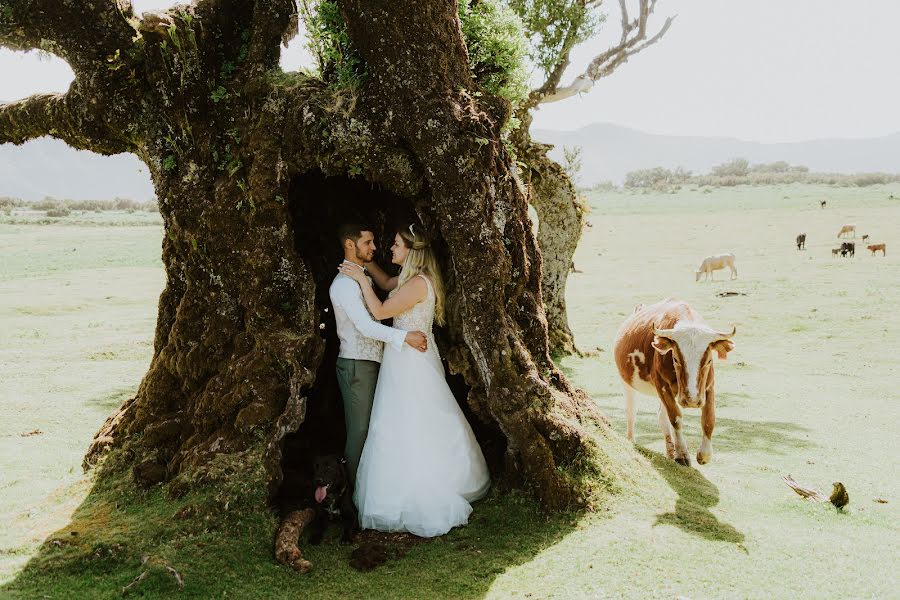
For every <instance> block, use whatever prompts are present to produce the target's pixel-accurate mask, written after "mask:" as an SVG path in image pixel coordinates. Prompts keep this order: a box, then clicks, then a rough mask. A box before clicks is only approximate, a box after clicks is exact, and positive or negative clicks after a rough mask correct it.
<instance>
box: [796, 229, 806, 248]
mask: <svg viewBox="0 0 900 600" xmlns="http://www.w3.org/2000/svg"><path fill="white" fill-rule="evenodd" d="M805 249H806V234H805V233H801V234H800V235H798V236H797V250H805Z"/></svg>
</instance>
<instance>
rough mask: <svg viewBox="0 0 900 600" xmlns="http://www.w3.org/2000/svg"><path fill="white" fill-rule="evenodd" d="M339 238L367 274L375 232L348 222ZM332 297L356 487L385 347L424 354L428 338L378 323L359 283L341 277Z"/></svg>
mask: <svg viewBox="0 0 900 600" xmlns="http://www.w3.org/2000/svg"><path fill="white" fill-rule="evenodd" d="M338 238H339V239H340V242H341V246H342V247H343V249H344V262H349V263H352V264H354V265H356V266H357V267H359V268H360V269H362V270H363V271H365V264H366V263H368V262H371V261H372V259H373V258H374V256H375V234H374V233H372V230H371V229H370V228H369V227H367V226H365V225H362V224H360V223H345V224H343V225H341V226H340V228H339V229H338ZM328 294H329V296H330V297H331V304H332V306H333V307H334V320H335V322H336V324H337V334H338V338H339V339H340V342H341V346H340V352H339V353H338V359H337V379H338V385H339V386H340V388H341V397H342V398H343V400H344V423H345V425H346V426H347V444H346V446H345V447H344V456H345V457H346V459H347V471H348V474H349V476H350V483H351V485H353V484H355V482H356V469H357V467H358V466H359V458H360V455H361V454H362V450H363V445H364V444H365V443H366V435H367V434H368V432H369V415H371V413H372V401H373V400H374V399H375V384H376V382H377V381H378V368H379V365H380V363H381V354H382V351H383V349H384V347H383V343H384V342H387V343H389V344H391V345H393V346H394V347H395V348H397V349H398V350H399V349H401V348H402V347H403V344H404V343H406V344H409V345H410V346H412V347H413V348H415V349H416V350H419V351H421V352H425V351H426V350H427V349H428V338H427V337H426V336H425V334H424V333H422V332H421V331H409V332H407V331H403V330H402V329H394V328H393V327H387V326H386V325H382V324H381V323H379V322H378V321H376V320H375V319H374V318H373V317H372V315H371V314H370V313H369V310H368V308H366V304H365V301H364V300H363V295H362V290H361V289H360V288H359V284H357V283H356V282H355V281H353V279H352V278H350V277H347V276H346V275H342V274H340V273H338V275H337V277H335V278H334V281H333V282H332V283H331V287H330V288H329V290H328Z"/></svg>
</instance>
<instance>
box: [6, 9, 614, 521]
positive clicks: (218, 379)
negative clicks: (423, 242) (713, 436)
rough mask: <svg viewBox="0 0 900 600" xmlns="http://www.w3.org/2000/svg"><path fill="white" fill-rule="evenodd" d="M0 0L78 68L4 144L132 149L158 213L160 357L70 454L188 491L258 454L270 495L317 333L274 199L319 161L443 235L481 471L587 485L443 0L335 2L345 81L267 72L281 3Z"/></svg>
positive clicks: (571, 496) (544, 485)
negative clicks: (111, 457)
mask: <svg viewBox="0 0 900 600" xmlns="http://www.w3.org/2000/svg"><path fill="white" fill-rule="evenodd" d="M3 4H4V6H3V11H0V43H2V44H4V45H7V46H12V47H15V48H18V49H24V48H28V47H36V46H37V45H38V44H44V45H47V44H48V43H49V44H50V45H51V46H52V50H51V51H54V52H55V53H58V54H59V55H60V56H63V57H64V58H65V59H66V60H67V61H69V63H70V64H72V65H73V69H74V70H75V73H76V79H75V83H73V86H72V88H71V89H70V91H69V92H68V93H67V94H65V95H64V96H61V97H57V96H47V97H35V98H32V99H30V100H27V101H25V102H24V103H17V104H15V105H7V106H4V107H2V108H0V142H7V141H10V142H14V143H22V142H24V141H26V140H28V139H32V138H34V137H38V136H40V135H54V136H57V137H60V138H62V139H64V140H65V141H66V142H68V143H69V144H71V145H73V146H75V147H77V148H84V149H89V150H95V151H99V152H103V153H115V152H134V153H135V154H136V155H138V156H139V157H140V158H141V159H142V160H143V161H144V162H145V163H146V164H147V165H148V167H149V170H150V173H151V176H152V178H153V183H154V186H155V188H156V192H157V196H158V199H159V206H160V212H161V213H162V217H163V221H164V225H165V236H164V238H163V243H162V258H163V263H164V265H165V269H166V286H165V289H164V290H163V292H162V294H161V296H160V299H159V308H158V311H159V312H158V319H157V324H156V333H155V338H154V355H153V359H152V361H151V363H150V366H149V369H148V372H147V374H146V375H145V376H144V378H143V380H142V382H141V384H140V387H139V389H138V391H137V394H136V395H135V396H134V398H131V399H129V400H128V401H126V402H125V403H124V405H123V406H122V407H121V408H120V410H119V411H117V412H116V414H114V415H113V416H111V417H110V418H109V420H108V421H107V422H106V424H105V425H104V426H103V427H102V429H101V430H100V432H99V433H98V434H97V437H96V439H95V440H94V442H93V443H92V445H91V448H90V449H89V451H88V454H87V456H86V458H85V464H86V465H89V464H91V463H93V462H95V461H96V460H97V459H98V458H99V457H100V456H101V455H102V453H103V452H104V451H105V450H106V449H108V448H110V447H113V446H115V447H120V448H121V449H122V450H123V452H124V453H125V455H126V456H127V457H128V460H129V461H130V462H131V465H132V468H133V472H134V475H135V477H136V479H137V480H138V481H139V482H141V483H145V484H154V483H157V482H169V483H168V485H169V486H170V489H171V491H173V492H175V493H182V492H184V491H186V489H187V487H186V486H185V485H183V484H184V483H185V482H186V481H188V479H189V476H190V477H193V476H195V475H196V474H197V473H201V474H202V473H203V471H204V469H205V468H207V466H208V465H210V464H213V463H215V462H216V461H219V462H220V463H221V458H222V457H223V456H224V457H227V456H240V455H242V454H245V453H246V452H247V451H248V449H251V448H260V449H261V453H262V461H263V464H264V467H265V469H264V470H265V474H266V475H265V479H266V481H265V482H261V483H264V484H266V485H268V486H269V491H270V492H274V490H275V488H276V487H277V485H278V483H279V481H280V478H281V460H282V456H281V452H282V446H283V440H284V437H285V436H286V435H287V434H289V433H291V432H294V431H296V430H297V429H298V427H299V426H300V425H301V423H302V422H303V419H304V418H305V415H306V409H307V405H306V397H307V392H308V391H309V390H310V389H311V388H312V386H313V384H314V382H315V379H316V374H317V370H318V368H319V366H320V364H321V362H322V360H323V358H322V357H323V353H324V346H325V342H324V340H323V338H322V336H321V335H320V333H319V331H320V330H319V316H320V313H319V308H320V307H317V306H316V301H315V298H316V281H315V278H314V277H313V271H314V267H313V265H312V261H314V260H315V257H312V256H307V255H303V254H301V252H299V251H298V249H297V244H296V240H295V230H296V228H297V226H298V223H297V219H298V218H303V215H302V210H301V213H300V216H299V217H298V216H297V213H296V207H294V208H293V209H292V208H291V207H290V206H289V202H288V201H287V200H286V199H287V198H288V197H289V188H290V184H291V181H292V179H293V178H294V177H295V176H297V175H299V174H303V173H307V172H311V171H313V170H317V171H320V172H322V173H324V174H325V175H342V176H347V175H348V174H352V175H353V176H355V177H358V178H363V179H365V180H366V181H368V182H370V183H371V184H372V185H375V186H378V187H379V188H380V189H383V190H387V191H389V192H390V193H391V194H393V195H395V196H397V197H400V198H403V199H406V200H407V201H408V202H409V204H410V205H411V206H413V207H414V208H415V211H416V212H417V214H418V216H419V218H420V219H421V221H422V222H423V223H424V225H425V227H426V228H427V229H428V230H429V232H430V233H431V235H432V236H433V237H434V238H435V243H436V245H437V246H438V247H439V248H441V251H440V259H441V262H442V266H443V269H444V271H445V274H446V278H447V280H448V286H447V288H448V298H447V307H448V317H449V319H448V320H449V323H448V326H447V330H446V332H444V335H443V336H442V339H444V340H446V343H445V344H444V347H442V349H441V350H442V354H443V355H444V356H446V357H447V358H448V363H449V367H450V370H451V371H452V372H454V373H457V374H459V375H461V376H462V378H463V379H464V381H465V384H466V387H467V389H468V395H467V398H466V400H467V402H468V404H469V407H470V408H471V409H472V412H473V413H474V414H475V416H476V418H477V419H480V420H482V421H484V422H486V423H490V424H492V426H493V427H494V428H495V429H496V431H497V432H498V433H497V435H498V436H500V437H501V438H502V441H503V442H504V444H503V446H504V448H505V454H504V457H505V460H504V461H503V464H502V466H501V467H500V468H499V471H498V472H496V473H495V474H494V475H495V476H497V477H498V478H502V479H504V480H505V481H508V482H511V483H514V484H516V485H520V486H523V487H525V488H527V489H529V490H531V491H532V492H533V493H534V494H535V496H537V497H538V498H540V499H541V501H542V502H543V503H544V504H545V505H546V506H547V507H550V508H561V507H569V506H575V505H578V504H581V503H584V502H585V501H586V499H587V498H586V493H587V491H586V490H587V487H589V485H588V484H586V482H585V473H589V472H590V467H589V466H587V465H586V463H585V460H586V457H588V456H590V455H591V454H592V451H593V450H594V449H595V448H596V447H597V444H598V443H599V442H598V439H599V438H596V437H595V436H594V434H593V433H592V432H594V431H595V429H594V428H595V427H605V425H604V424H603V422H602V418H601V416H600V415H599V414H598V412H597V410H596V408H595V406H594V404H593V402H592V401H591V400H590V398H588V397H587V396H586V395H585V394H584V393H583V392H581V391H580V390H577V389H575V388H574V387H572V386H571V385H570V383H569V382H568V381H567V380H566V378H565V376H564V375H563V374H562V373H561V372H560V371H559V370H558V369H557V368H556V367H555V366H554V364H553V363H552V362H551V360H550V357H549V346H548V328H547V316H546V313H545V308H544V301H543V299H542V295H541V279H542V257H541V253H540V251H539V249H538V244H537V240H536V239H535V238H534V236H533V235H532V233H531V230H530V228H529V226H528V217H527V200H526V195H525V192H524V186H523V183H522V182H521V180H520V178H519V175H518V173H517V171H516V167H515V165H514V163H513V162H512V160H511V158H510V157H509V156H508V154H507V152H506V150H505V149H504V146H503V144H502V143H501V141H500V131H501V128H502V126H503V124H504V123H505V121H506V120H507V119H508V118H509V112H510V107H509V105H508V104H507V103H506V102H505V101H504V100H502V99H500V98H496V97H492V96H491V95H489V94H486V93H482V90H479V89H478V87H477V85H476V84H475V82H474V81H473V79H472V75H471V73H470V71H469V68H468V62H467V55H466V46H465V44H464V41H463V39H462V34H461V31H460V27H459V22H458V18H457V12H456V6H455V3H452V2H451V3H446V2H439V1H437V0H428V1H425V0H423V1H422V2H417V3H413V4H407V3H396V2H390V1H388V0H347V1H345V2H343V3H342V4H341V9H342V12H343V15H344V18H345V21H346V23H347V26H348V31H349V34H350V36H351V39H352V42H353V44H354V46H355V47H356V48H357V49H358V51H359V52H360V54H361V56H362V57H363V59H364V60H365V62H366V66H367V72H368V74H369V76H368V79H367V81H366V82H365V83H364V84H363V85H362V87H361V88H360V89H358V90H355V91H346V90H345V91H334V90H330V89H328V88H327V87H326V86H325V85H324V84H323V83H322V82H321V81H319V80H317V79H314V78H312V77H308V76H305V75H302V74H296V73H295V74H285V73H282V72H281V71H280V70H279V69H278V66H277V61H278V45H279V42H280V41H281V39H282V37H283V36H284V35H285V34H286V32H289V31H290V30H291V29H292V28H293V27H294V26H295V24H294V22H293V19H294V18H295V15H294V12H293V11H294V7H293V2H291V1H290V0H256V1H255V2H238V1H237V0H231V1H229V0H218V1H215V0H207V1H204V0H200V1H198V2H197V3H196V4H195V5H194V6H192V7H188V8H186V9H185V8H177V7H176V8H173V9H171V10H169V11H168V12H166V13H161V14H158V15H147V14H145V15H144V16H143V18H137V17H135V16H134V15H132V14H131V9H130V7H128V6H126V5H124V3H119V4H118V7H119V8H118V9H117V10H115V11H110V10H108V7H106V8H94V5H97V4H103V3H85V4H84V5H83V6H82V7H81V8H79V9H78V11H79V14H78V15H77V16H78V18H80V19H93V21H91V23H92V26H91V27H86V28H72V29H71V30H69V29H66V28H65V27H55V26H51V25H52V24H53V23H56V20H55V19H56V17H57V16H59V15H62V17H60V18H63V17H65V18H69V17H71V16H72V15H68V14H67V13H66V11H69V12H71V10H73V9H71V8H67V7H69V3H57V2H55V1H51V0H43V1H35V0H32V1H25V0H9V1H7V2H4V3H3ZM111 4H115V3H111ZM36 5H41V6H39V8H40V10H36V9H35V6H36ZM104 6H105V4H104ZM373 24H377V29H376V28H375V27H374V25H373ZM106 29H110V30H111V31H112V32H114V33H115V35H113V34H109V32H106V31H105V30H106ZM22 32H26V33H22ZM97 32H99V33H97ZM88 36H94V37H88ZM47 40H49V42H48V41H47ZM88 42H90V43H88ZM485 140H486V141H487V143H485ZM321 201H327V198H325V199H321ZM241 464H244V463H241V462H240V461H235V462H234V465H237V467H235V469H233V470H232V471H231V472H229V473H227V474H226V476H230V477H241V476H242V472H241V470H240V469H241V467H240V465H241ZM248 468H249V467H248ZM243 475H246V474H243Z"/></svg>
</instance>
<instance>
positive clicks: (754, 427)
mask: <svg viewBox="0 0 900 600" xmlns="http://www.w3.org/2000/svg"><path fill="white" fill-rule="evenodd" d="M603 411H604V412H605V413H606V414H607V415H608V416H609V417H610V418H611V419H612V420H613V427H617V428H619V431H620V432H621V433H623V434H624V433H625V411H624V410H622V409H619V408H609V407H603ZM686 415H687V419H686V424H685V439H686V440H687V444H688V448H689V449H693V451H696V449H697V446H698V445H699V443H700V435H701V434H700V431H701V430H700V420H699V416H698V411H696V410H694V411H690V410H688V411H686ZM634 440H635V443H636V444H638V445H639V446H648V445H650V444H654V443H662V433H660V431H659V424H658V421H657V419H656V415H652V416H650V415H648V414H646V413H639V414H638V416H637V419H636V420H635V424H634ZM712 442H713V449H714V450H718V451H724V452H729V453H735V454H742V453H747V452H763V453H765V454H779V455H781V454H789V453H791V452H793V451H795V450H804V449H807V448H813V447H815V445H816V444H815V442H813V441H812V440H810V439H809V430H808V429H807V428H805V427H801V426H800V425H797V424H795V423H788V422H785V421H745V420H743V419H726V418H722V417H720V416H718V415H716V429H715V431H714V432H713V437H712ZM713 460H715V458H713Z"/></svg>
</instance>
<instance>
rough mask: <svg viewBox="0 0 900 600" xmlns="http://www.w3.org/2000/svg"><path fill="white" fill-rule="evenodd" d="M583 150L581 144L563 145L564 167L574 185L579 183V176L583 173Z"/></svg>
mask: <svg viewBox="0 0 900 600" xmlns="http://www.w3.org/2000/svg"><path fill="white" fill-rule="evenodd" d="M581 151H582V148H581V146H563V164H562V168H563V170H564V171H565V172H566V175H568V176H569V180H571V182H572V185H578V178H579V176H580V175H581V167H582V161H581Z"/></svg>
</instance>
